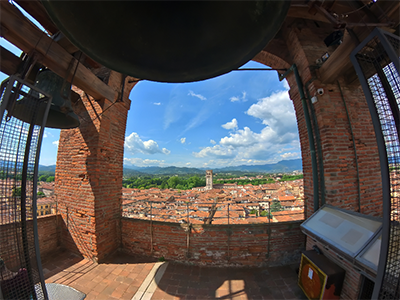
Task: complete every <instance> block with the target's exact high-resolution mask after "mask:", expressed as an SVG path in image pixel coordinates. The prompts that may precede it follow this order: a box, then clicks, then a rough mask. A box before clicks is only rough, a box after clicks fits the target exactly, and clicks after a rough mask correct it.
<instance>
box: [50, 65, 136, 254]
mask: <svg viewBox="0 0 400 300" xmlns="http://www.w3.org/2000/svg"><path fill="white" fill-rule="evenodd" d="M121 82H122V75H121V74H119V73H116V72H111V75H110V78H109V83H108V84H109V85H110V86H112V87H114V88H115V89H116V90H120V89H121ZM130 87H132V85H130ZM125 88H126V86H125ZM76 92H77V93H79V94H80V95H81V98H82V101H78V103H77V104H76V105H75V107H74V110H75V112H76V113H77V114H78V115H79V117H80V120H81V125H80V126H79V128H76V129H69V130H62V131H61V135H60V141H59V148H58V156H57V168H56V178H55V181H56V188H55V195H56V197H57V201H58V210H59V212H60V214H61V216H62V218H63V220H64V222H63V224H64V226H63V230H62V237H61V242H62V245H63V246H64V247H65V248H67V249H69V250H71V251H74V252H79V253H81V254H82V255H84V256H85V257H97V258H99V259H102V258H104V257H105V256H106V255H108V254H110V253H112V252H113V251H115V250H116V249H117V248H118V247H119V246H120V240H121V238H120V234H119V232H120V230H119V227H120V217H121V190H122V168H123V153H124V141H125V127H126V118H127V112H128V110H129V107H130V100H129V99H128V96H129V93H126V92H125V93H124V99H123V102H119V103H116V104H115V105H114V104H112V103H111V101H109V100H101V101H96V100H95V99H92V98H90V99H87V97H86V95H85V94H84V93H83V92H82V91H80V90H78V89H76ZM113 100H114V99H112V101H113ZM103 113H104V114H103Z"/></svg>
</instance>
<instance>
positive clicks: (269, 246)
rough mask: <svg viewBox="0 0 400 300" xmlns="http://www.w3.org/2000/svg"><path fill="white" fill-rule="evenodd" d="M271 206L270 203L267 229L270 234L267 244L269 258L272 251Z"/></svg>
mask: <svg viewBox="0 0 400 300" xmlns="http://www.w3.org/2000/svg"><path fill="white" fill-rule="evenodd" d="M271 217H272V216H271V206H270V202H269V201H268V228H267V234H268V244H267V257H268V258H269V253H270V250H271V226H270V224H271Z"/></svg>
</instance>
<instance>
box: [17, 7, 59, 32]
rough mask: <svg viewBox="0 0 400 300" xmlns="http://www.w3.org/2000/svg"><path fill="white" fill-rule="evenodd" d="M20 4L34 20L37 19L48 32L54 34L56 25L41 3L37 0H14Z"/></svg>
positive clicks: (56, 29)
mask: <svg viewBox="0 0 400 300" xmlns="http://www.w3.org/2000/svg"><path fill="white" fill-rule="evenodd" d="M14 1H15V2H17V4H18V5H19V6H21V7H22V8H23V9H24V10H25V11H26V12H27V13H28V14H30V15H31V16H32V17H33V18H34V19H35V20H36V21H38V22H39V23H40V24H41V25H42V26H43V27H44V28H45V29H46V30H47V31H48V32H49V34H55V33H56V32H57V31H58V28H57V26H56V25H55V24H54V23H53V21H52V20H51V19H50V17H49V16H48V14H47V12H46V10H45V9H44V7H43V5H42V3H40V1H39V0H28V1H27V0H14Z"/></svg>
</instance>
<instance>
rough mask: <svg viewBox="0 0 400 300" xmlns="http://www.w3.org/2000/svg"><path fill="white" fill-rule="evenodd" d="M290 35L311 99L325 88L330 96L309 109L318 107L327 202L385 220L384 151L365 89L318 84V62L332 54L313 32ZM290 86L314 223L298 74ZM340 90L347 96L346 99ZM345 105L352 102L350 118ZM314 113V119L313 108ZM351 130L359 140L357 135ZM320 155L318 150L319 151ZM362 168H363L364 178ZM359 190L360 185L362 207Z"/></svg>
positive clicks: (288, 32)
mask: <svg viewBox="0 0 400 300" xmlns="http://www.w3.org/2000/svg"><path fill="white" fill-rule="evenodd" d="M285 35H286V41H287V45H288V49H289V51H290V52H291V54H292V57H293V63H295V64H296V65H297V67H298V69H299V73H300V76H301V79H302V81H303V84H306V83H307V82H308V89H309V91H310V94H311V96H314V95H317V94H316V91H317V89H319V88H322V89H323V90H324V94H323V95H321V96H320V95H317V98H318V101H317V102H316V103H315V104H310V102H308V105H309V106H310V105H313V108H314V111H315V115H316V118H317V126H318V128H319V133H320V143H321V148H322V161H323V167H324V174H323V176H324V180H325V202H326V203H328V204H331V205H334V206H336V207H341V208H344V209H348V210H352V211H360V212H361V213H364V214H368V215H373V216H382V200H381V198H382V187H381V176H380V166H379V158H378V148H377V144H376V138H375V133H374V128H373V126H372V121H371V116H370V113H369V110H368V106H367V102H366V100H365V97H364V94H363V91H362V89H361V87H360V86H359V84H358V82H356V83H355V84H354V83H353V85H348V84H346V83H345V80H344V79H343V78H341V79H340V80H339V81H338V82H334V83H331V84H323V83H321V82H320V81H319V80H318V71H316V72H315V71H313V70H314V69H315V61H316V59H317V58H318V57H319V56H320V55H321V54H323V53H324V52H326V51H327V48H326V46H325V45H324V44H323V42H322V40H321V39H320V38H318V37H316V36H315V35H314V34H313V32H312V31H311V30H309V29H308V28H305V29H303V30H298V29H297V28H295V29H287V30H286V32H285ZM288 82H289V85H290V87H291V89H290V97H291V99H292V100H293V103H294V107H295V110H296V117H297V122H298V126H299V135H300V143H301V150H302V159H303V172H304V196H305V203H306V205H307V217H308V216H310V215H311V214H312V213H313V211H314V195H313V178H312V167H311V154H310V146H309V140H308V136H307V127H306V124H305V120H304V112H303V108H302V103H301V100H300V95H299V92H298V88H297V85H296V82H295V78H294V75H293V74H291V75H290V76H289V77H288ZM339 87H340V88H341V90H342V92H343V97H342V94H341V92H340V88H339ZM306 96H307V95H306ZM343 99H344V101H345V102H346V106H347V111H348V114H349V118H348V117H347V113H346V108H345V105H344V102H343ZM309 111H310V113H311V109H310V107H309ZM350 128H351V129H352V132H353V134H351V129H350ZM313 134H314V139H315V142H317V141H316V135H315V128H313ZM353 139H354V141H355V146H356V147H355V149H356V152H357V159H356V152H355V151H354V150H355V149H354V144H353ZM315 149H316V150H317V147H315ZM317 155H318V153H317ZM356 162H358V174H357V166H356ZM318 172H319V168H318ZM358 184H360V196H361V197H360V198H361V199H360V205H359V195H358V194H359V187H358ZM320 196H321V195H320ZM320 199H321V198H320ZM320 204H321V203H320Z"/></svg>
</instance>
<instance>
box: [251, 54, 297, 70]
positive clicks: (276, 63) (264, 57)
mask: <svg viewBox="0 0 400 300" xmlns="http://www.w3.org/2000/svg"><path fill="white" fill-rule="evenodd" d="M252 60H254V61H256V62H259V63H261V64H264V65H266V66H268V67H271V68H273V69H288V68H289V67H290V64H289V63H288V62H286V61H285V60H283V59H282V58H280V57H278V56H276V55H274V54H271V53H269V52H267V51H265V50H263V51H261V52H260V53H258V54H257V55H256V56H255V57H254V58H253V59H252Z"/></svg>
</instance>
